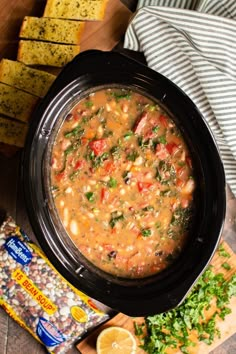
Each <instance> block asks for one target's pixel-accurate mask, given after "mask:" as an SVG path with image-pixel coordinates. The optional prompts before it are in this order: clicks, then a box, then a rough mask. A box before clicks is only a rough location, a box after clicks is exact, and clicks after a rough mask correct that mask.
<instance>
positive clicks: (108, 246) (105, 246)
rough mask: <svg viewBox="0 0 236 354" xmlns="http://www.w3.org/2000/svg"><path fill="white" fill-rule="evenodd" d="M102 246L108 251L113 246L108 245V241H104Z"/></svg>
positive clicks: (111, 249) (112, 248)
mask: <svg viewBox="0 0 236 354" xmlns="http://www.w3.org/2000/svg"><path fill="white" fill-rule="evenodd" d="M102 246H103V248H104V250H105V251H108V252H110V251H113V250H114V247H113V246H112V245H110V244H109V243H104V244H103V245H102Z"/></svg>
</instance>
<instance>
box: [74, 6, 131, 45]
mask: <svg viewBox="0 0 236 354" xmlns="http://www.w3.org/2000/svg"><path fill="white" fill-rule="evenodd" d="M131 15H132V12H131V11H130V10H129V9H128V8H127V7H126V6H125V5H124V4H123V3H122V2H121V1H120V0H110V1H109V2H108V5H107V9H106V13H105V17H104V20H103V21H101V22H95V21H94V22H92V21H91V22H86V24H85V29H84V32H83V35H82V37H81V43H80V46H81V52H82V51H85V50H89V49H100V50H111V49H113V48H114V46H115V45H116V44H117V43H118V42H119V41H120V40H121V38H122V36H123V35H124V33H125V31H126V28H127V25H128V22H129V20H130V18H131Z"/></svg>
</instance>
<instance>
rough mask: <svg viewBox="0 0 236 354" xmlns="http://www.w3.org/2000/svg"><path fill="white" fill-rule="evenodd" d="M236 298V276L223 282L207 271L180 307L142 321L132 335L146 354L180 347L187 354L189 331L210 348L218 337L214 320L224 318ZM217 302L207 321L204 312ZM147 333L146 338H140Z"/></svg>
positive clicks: (218, 275) (193, 344) (222, 278)
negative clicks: (232, 297) (212, 303)
mask: <svg viewBox="0 0 236 354" xmlns="http://www.w3.org/2000/svg"><path fill="white" fill-rule="evenodd" d="M235 295H236V275H235V274H234V275H233V276H232V277H231V279H230V280H225V279H224V277H223V275H222V274H214V273H213V272H212V270H211V267H209V268H208V269H207V270H206V271H205V272H204V273H203V275H202V276H201V277H200V278H199V280H198V282H197V283H196V285H195V286H194V287H193V289H192V291H191V293H190V295H188V297H187V298H186V299H185V300H184V302H183V303H182V305H180V306H178V307H176V308H175V309H173V310H170V311H168V312H165V313H162V314H159V315H154V316H148V317H146V318H145V325H146V330H145V332H144V331H143V324H142V325H141V326H140V325H137V324H136V325H135V333H136V335H138V336H140V341H141V343H142V345H141V348H143V349H144V350H145V351H146V352H147V353H149V354H154V353H158V354H164V353H166V350H167V348H177V347H179V348H180V350H181V351H182V353H185V354H188V353H189V351H188V348H189V347H190V346H195V343H193V342H192V341H191V340H190V339H189V333H190V331H192V330H194V331H196V333H197V337H198V340H201V341H204V342H205V343H207V344H211V343H212V342H213V340H214V338H215V337H216V336H219V335H220V333H219V331H218V329H217V328H216V316H217V315H219V316H220V317H221V318H222V319H224V318H225V316H226V315H227V314H229V313H230V312H231V310H230V309H229V308H228V307H227V304H228V303H229V300H230V298H231V296H235ZM215 298H216V299H217V309H216V311H215V313H214V314H213V315H212V317H211V318H210V319H209V320H206V318H205V315H204V311H205V310H207V309H209V306H210V303H211V302H212V301H213V299H215ZM143 333H147V334H145V335H144V334H143Z"/></svg>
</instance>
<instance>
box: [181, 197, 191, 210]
mask: <svg viewBox="0 0 236 354" xmlns="http://www.w3.org/2000/svg"><path fill="white" fill-rule="evenodd" d="M181 206H182V208H187V207H188V206H189V200H188V199H185V198H184V199H182V200H181Z"/></svg>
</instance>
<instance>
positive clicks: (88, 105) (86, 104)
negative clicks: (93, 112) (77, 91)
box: [84, 101, 93, 108]
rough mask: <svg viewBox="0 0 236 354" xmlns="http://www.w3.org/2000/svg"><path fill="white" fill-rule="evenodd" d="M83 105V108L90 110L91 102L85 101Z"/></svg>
mask: <svg viewBox="0 0 236 354" xmlns="http://www.w3.org/2000/svg"><path fill="white" fill-rule="evenodd" d="M84 104H85V106H86V107H87V108H91V107H92V106H93V102H92V101H85V102H84Z"/></svg>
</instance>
